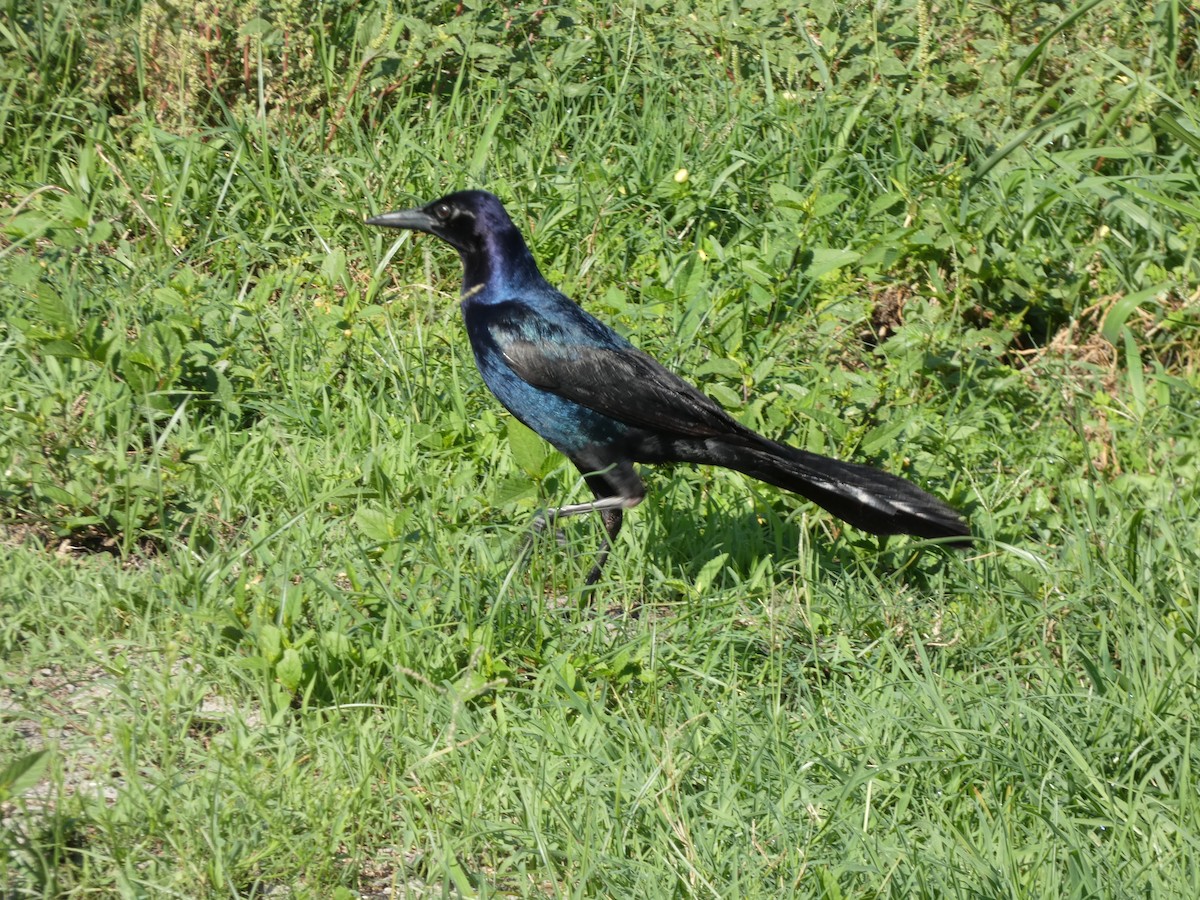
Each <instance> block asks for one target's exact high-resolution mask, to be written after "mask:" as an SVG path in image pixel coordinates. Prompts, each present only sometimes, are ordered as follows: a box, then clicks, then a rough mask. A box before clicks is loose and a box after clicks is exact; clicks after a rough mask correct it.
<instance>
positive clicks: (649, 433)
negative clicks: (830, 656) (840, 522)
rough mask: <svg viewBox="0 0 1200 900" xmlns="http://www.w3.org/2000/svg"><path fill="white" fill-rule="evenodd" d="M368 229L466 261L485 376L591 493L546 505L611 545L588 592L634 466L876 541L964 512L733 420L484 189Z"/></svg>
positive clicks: (616, 527)
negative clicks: (566, 272) (553, 264)
mask: <svg viewBox="0 0 1200 900" xmlns="http://www.w3.org/2000/svg"><path fill="white" fill-rule="evenodd" d="M367 224H368V225H382V226H384V227H387V228H408V229H413V230H415V231H424V232H427V233H429V234H432V235H436V236H437V237H439V238H441V239H442V240H444V241H446V243H448V244H450V245H451V246H452V247H454V249H456V250H457V251H458V253H459V256H460V257H461V258H462V264H463V286H462V313H463V321H464V322H465V323H466V326H467V336H468V337H469V338H470V341H471V349H472V350H473V351H474V352H475V363H476V364H477V365H478V366H479V371H480V373H481V374H482V375H483V380H484V382H485V383H486V384H487V386H488V387H489V388H491V390H492V393H493V394H495V395H496V397H497V398H499V400H500V402H501V403H503V404H504V405H505V407H507V408H508V410H509V412H511V413H512V414H513V415H514V416H516V417H517V418H518V419H520V420H521V421H522V422H524V423H525V424H526V425H528V426H529V427H530V428H531V429H533V430H534V431H536V432H537V433H538V434H540V435H541V436H542V437H543V438H545V439H546V440H547V441H549V442H550V443H551V444H553V445H554V446H555V447H556V448H558V450H560V451H561V452H562V453H563V454H565V455H566V456H567V458H568V459H570V460H571V462H573V463H574V464H575V466H576V467H577V468H578V469H579V471H580V472H582V473H583V477H584V480H585V481H586V482H587V485H588V487H589V488H591V490H592V493H593V494H595V496H596V499H595V501H593V502H591V503H578V504H574V505H571V506H561V507H559V508H558V509H552V510H547V511H546V512H545V514H544V515H543V516H540V517H539V518H538V520H537V524H538V526H539V527H542V526H545V525H550V524H553V522H554V521H555V520H556V519H559V518H563V517H565V516H573V515H578V514H580V513H587V512H599V513H600V515H601V516H602V518H603V521H604V528H605V531H606V532H607V538H606V539H605V541H604V544H603V546H602V547H601V549H600V552H599V555H598V556H597V559H596V563H595V565H594V566H593V568H592V570H591V573H590V574H589V575H588V577H587V583H588V584H592V583H594V582H595V581H596V580H597V579H598V578H599V577H600V571H601V569H602V568H603V566H604V563H605V561H606V560H607V559H608V552H609V549H610V548H611V546H612V539H613V538H615V537H616V536H617V532H619V531H620V530H621V519H622V514H623V512H624V510H626V509H630V508H631V507H634V506H637V504H638V503H640V502H641V500H642V497H643V496H644V495H645V493H646V488H645V485H643V483H642V479H641V478H640V477H639V476H638V473H637V471H636V470H635V469H634V467H633V464H634V463H635V462H636V463H674V462H688V463H708V464H711V465H716V466H725V467H726V468H729V469H734V470H736V471H738V472H743V473H745V474H746V475H750V476H751V477H753V478H757V479H759V480H760V481H765V482H767V483H768V484H773V485H776V486H777V487H781V488H786V489H787V490H790V491H795V492H796V493H797V494H800V495H801V496H803V497H807V498H808V499H809V500H812V501H813V502H814V503H816V504H817V505H818V506H821V507H823V508H825V509H826V510H828V511H829V512H831V513H833V515H835V516H837V517H838V518H839V519H844V520H845V521H847V522H849V523H850V524H851V525H854V526H855V527H857V528H861V529H863V530H864V531H869V532H871V533H873V534H912V535H918V536H920V537H926V538H958V539H959V540H957V541H955V542H954V543H956V544H967V543H969V536H970V531H969V530H968V528H967V525H966V523H965V522H964V521H963V519H962V517H961V516H960V515H959V514H958V512H956V511H955V510H954V509H952V508H951V507H950V506H947V505H946V504H945V503H943V502H942V501H941V500H939V499H937V498H936V497H934V496H932V495H930V494H927V493H925V491H922V490H921V489H919V488H917V487H916V486H914V485H913V484H911V483H909V482H907V481H905V480H904V479H902V478H897V477H896V476H895V475H889V474H887V473H886V472H881V471H879V470H878V469H873V468H871V467H870V466H864V465H859V464H857V463H847V462H840V461H838V460H836V459H830V458H828V457H825V456H818V455H817V454H815V453H808V452H807V451H804V450H798V449H796V448H794V447H787V446H785V445H783V444H778V443H776V442H775V441H772V440H770V439H769V438H765V437H763V436H762V435H760V434H757V433H755V432H753V431H751V430H750V429H749V428H747V427H746V426H744V425H742V424H740V423H738V422H737V421H735V420H734V419H733V418H732V417H731V416H730V415H729V414H728V413H726V412H725V410H723V409H722V408H721V407H720V406H718V405H717V404H716V402H714V401H713V400H711V399H710V398H708V397H706V396H705V395H704V394H702V393H700V391H698V390H697V389H696V388H694V387H693V386H692V385H690V384H688V383H687V382H686V381H684V380H683V379H682V378H680V377H679V376H678V375H676V374H675V373H673V372H671V371H668V370H667V369H665V368H663V366H662V365H660V364H659V363H658V362H656V361H655V360H654V359H652V358H651V357H650V356H647V355H646V354H645V353H643V352H642V351H641V350H638V349H637V348H636V347H634V346H633V345H632V344H630V343H629V341H627V340H625V338H623V337H621V336H620V335H619V334H617V333H616V332H615V331H613V330H612V329H611V328H609V327H608V326H607V325H605V324H603V323H602V322H600V321H599V320H598V319H596V318H594V317H592V316H591V315H589V314H588V313H586V312H584V311H583V309H582V308H581V307H580V306H579V305H578V304H576V303H575V302H574V301H572V300H571V299H569V298H568V297H566V296H565V295H563V294H562V293H561V292H559V291H558V290H556V289H555V288H554V286H553V285H551V284H550V283H549V282H548V281H546V279H545V278H543V277H542V273H541V272H539V271H538V267H537V263H535V262H534V260H533V255H532V254H531V253H530V252H529V248H528V247H527V246H526V245H525V240H524V238H522V237H521V232H520V231H518V230H517V227H516V225H514V224H513V222H512V219H510V218H509V216H508V213H507V212H506V211H505V209H504V206H503V205H502V204H501V203H500V201H499V200H498V199H496V197H494V196H492V195H491V194H489V193H487V192H486V191H459V192H458V193H454V194H450V195H448V196H446V197H443V198H441V199H440V200H435V201H433V202H432V203H430V204H429V205H428V206H424V207H422V208H420V209H408V210H401V211H398V212H389V213H384V214H383V215H380V216H375V217H373V218H370V219H367Z"/></svg>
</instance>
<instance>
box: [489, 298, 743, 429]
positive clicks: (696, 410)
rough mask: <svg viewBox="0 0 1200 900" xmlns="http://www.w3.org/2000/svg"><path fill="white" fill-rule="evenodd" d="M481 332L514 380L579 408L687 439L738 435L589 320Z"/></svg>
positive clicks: (503, 320)
mask: <svg viewBox="0 0 1200 900" xmlns="http://www.w3.org/2000/svg"><path fill="white" fill-rule="evenodd" d="M516 303H517V305H523V304H520V302H519V301H516ZM510 311H515V310H510ZM580 326H582V327H580ZM595 326H599V329H601V330H596V328H595ZM489 330H490V331H491V333H492V338H493V340H495V342H496V345H497V347H498V348H499V350H500V352H501V354H502V355H503V357H504V361H505V362H506V363H507V364H508V365H509V367H511V368H512V370H513V371H514V372H515V373H516V374H517V375H518V376H520V378H521V379H522V380H524V381H526V382H528V383H529V384H531V385H533V386H534V387H536V388H540V389H541V390H544V391H549V392H550V393H552V394H557V395H558V396H560V397H563V398H565V399H567V400H570V401H571V402H573V403H578V404H579V405H580V406H586V407H588V408H589V409H593V410H595V411H596V412H598V413H602V414H603V415H606V416H609V417H611V418H614V419H617V420H619V421H621V422H626V423H628V424H630V425H634V426H637V427H643V428H650V429H654V430H656V431H667V432H671V433H674V434H678V435H686V436H691V437H710V436H715V435H729V434H730V433H733V432H739V431H741V430H742V426H740V425H739V424H738V423H737V422H736V421H735V420H734V419H732V418H731V417H730V416H729V414H728V413H726V412H725V410H724V409H722V408H721V407H720V406H718V405H717V403H716V402H715V401H714V400H712V399H711V398H709V397H707V396H705V395H704V394H702V393H701V392H700V391H699V390H697V389H696V388H695V387H693V386H692V385H690V384H688V383H687V382H686V381H684V380H683V379H682V378H680V377H679V376H678V375H676V374H675V373H674V372H672V371H670V370H669V369H667V368H665V367H664V366H663V365H662V364H660V363H659V362H658V361H657V360H655V359H654V358H653V357H651V356H648V355H647V354H645V353H643V352H642V351H641V350H638V349H637V348H635V347H632V346H629V345H628V344H627V343H625V342H624V341H623V340H622V339H620V338H618V337H617V336H616V335H615V333H613V332H611V331H610V330H609V329H608V328H607V326H604V325H602V324H601V323H599V322H597V321H596V320H594V319H591V317H590V316H588V317H587V321H580V322H578V323H577V322H566V323H558V322H554V321H548V320H546V319H544V318H541V317H536V316H530V317H526V316H516V317H510V316H498V317H496V318H494V319H492V321H491V323H490V325H489Z"/></svg>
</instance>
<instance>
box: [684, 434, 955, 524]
mask: <svg viewBox="0 0 1200 900" xmlns="http://www.w3.org/2000/svg"><path fill="white" fill-rule="evenodd" d="M676 450H677V452H680V456H681V457H683V458H684V459H686V461H688V462H698V463H709V464H715V465H719V466H724V467H726V468H728V469H734V470H735V471H738V472H742V473H743V474H745V475H749V476H751V477H752V478H757V479H758V480H759V481H765V482H766V483H767V484H773V485H775V486H776V487H781V488H784V489H786V490H789V491H795V492H796V493H797V494H799V495H800V496H802V497H806V498H807V499H809V500H811V501H812V502H813V503H815V504H817V505H818V506H820V507H821V508H823V509H825V510H828V511H829V512H831V513H833V515H835V516H837V517H838V518H839V519H842V520H843V521H845V522H849V523H850V524H851V525H853V526H854V527H855V528H861V529H862V530H863V531H869V532H871V533H872V534H912V535H916V536H918V537H926V538H951V537H953V538H960V540H959V541H955V542H954V543H955V544H957V545H960V546H965V545H968V544H970V542H971V531H970V529H969V528H968V527H967V523H966V521H965V520H964V519H963V517H962V516H961V515H960V514H959V512H958V511H957V510H956V509H954V508H953V507H952V506H950V505H948V504H946V503H943V502H942V501H941V500H939V499H938V498H937V497H935V496H933V495H932V494H928V493H926V492H925V491H923V490H921V489H920V488H919V487H917V486H916V485H915V484H913V483H912V482H909V481H905V480H904V479H903V478H897V477H896V476H895V475H889V474H888V473H887V472H883V471H880V470H879V469H873V468H871V467H870V466H864V465H860V464H858V463H848V462H842V461H841V460H837V459H830V458H829V457H828V456H819V455H818V454H816V453H809V452H808V451H806V450H798V449H796V448H795V447H788V446H785V445H784V444H778V443H776V442H775V441H772V440H769V439H767V438H764V437H762V436H760V435H757V434H753V433H751V434H749V435H745V436H743V435H738V436H734V437H731V438H730V439H728V440H725V439H714V438H710V439H708V440H706V441H704V442H703V446H697V445H696V444H692V446H690V447H688V448H682V447H679V446H678V445H677V446H676Z"/></svg>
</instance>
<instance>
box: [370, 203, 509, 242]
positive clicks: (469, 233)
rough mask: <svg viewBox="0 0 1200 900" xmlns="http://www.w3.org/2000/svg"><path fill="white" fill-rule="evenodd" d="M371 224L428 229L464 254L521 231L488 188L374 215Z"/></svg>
mask: <svg viewBox="0 0 1200 900" xmlns="http://www.w3.org/2000/svg"><path fill="white" fill-rule="evenodd" d="M367 224H368V225H382V226H383V227H384V228H409V229H412V230H413V231H424V232H426V233H428V234H433V235H436V236H437V237H440V238H441V239H442V240H443V241H445V242H446V243H448V244H450V246H452V247H454V249H456V250H457V251H458V252H459V253H462V254H464V255H470V254H474V253H482V252H486V251H487V249H488V247H489V246H490V245H491V243H492V242H493V241H494V240H495V239H496V238H497V237H501V236H504V235H507V234H508V233H509V232H513V231H516V230H517V229H516V226H515V225H513V223H512V219H510V218H509V217H508V213H507V212H506V211H505V209H504V206H503V204H501V202H500V201H499V200H497V199H496V197H494V196H493V195H492V194H489V193H488V192H487V191H458V192H457V193H454V194H447V195H446V196H445V197H442V198H441V199H440V200H434V201H433V202H432V203H429V204H426V205H425V206H422V207H419V208H417V209H401V210H397V211H395V212H388V213H383V214H382V215H378V216H374V217H372V218H370V219H367Z"/></svg>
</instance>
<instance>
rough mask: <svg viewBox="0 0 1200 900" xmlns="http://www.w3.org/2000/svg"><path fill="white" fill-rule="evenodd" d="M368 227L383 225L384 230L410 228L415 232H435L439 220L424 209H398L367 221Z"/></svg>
mask: <svg viewBox="0 0 1200 900" xmlns="http://www.w3.org/2000/svg"><path fill="white" fill-rule="evenodd" d="M367 224H368V225H381V226H383V227H384V228H410V229H412V230H413V231H427V232H431V233H432V232H433V230H434V228H435V227H436V225H437V220H436V219H434V217H433V216H431V215H429V213H427V212H425V210H423V209H398V210H396V211H395V212H386V213H382V214H380V215H378V216H372V217H371V218H369V219H367Z"/></svg>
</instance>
